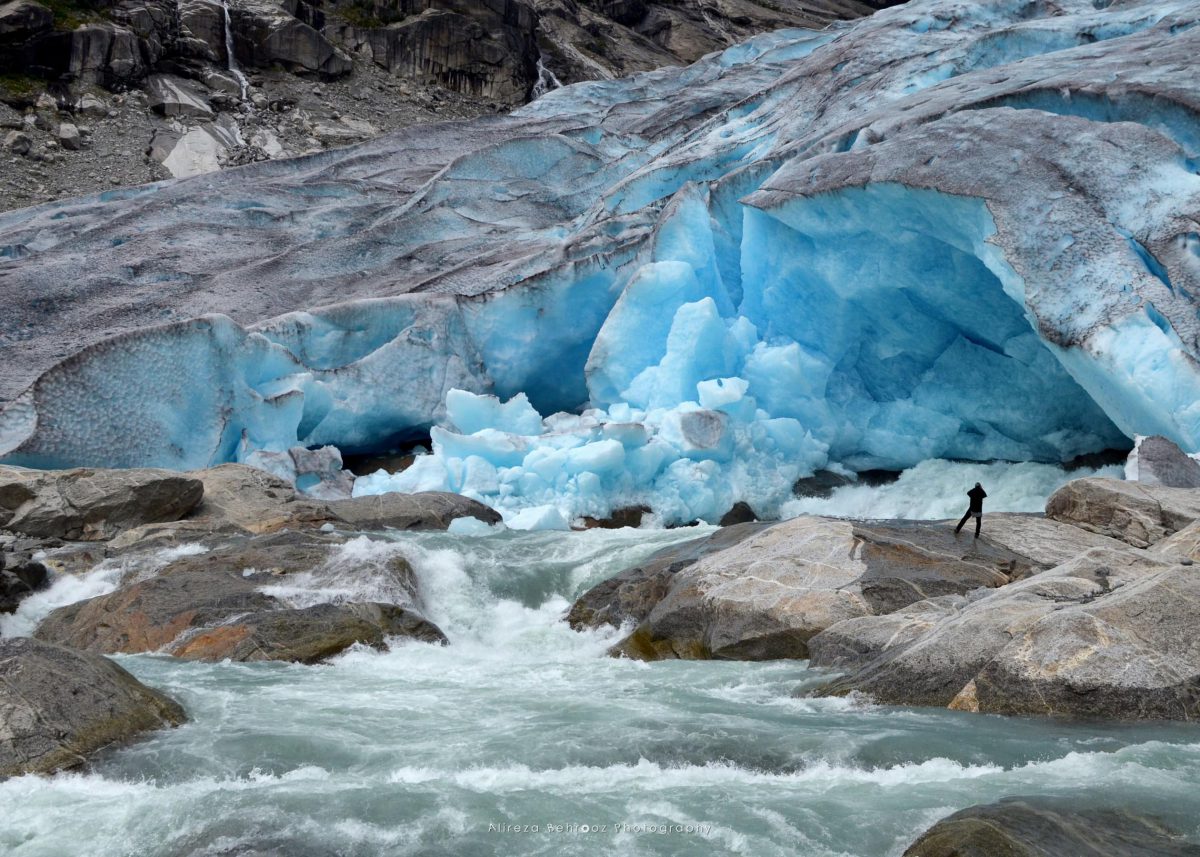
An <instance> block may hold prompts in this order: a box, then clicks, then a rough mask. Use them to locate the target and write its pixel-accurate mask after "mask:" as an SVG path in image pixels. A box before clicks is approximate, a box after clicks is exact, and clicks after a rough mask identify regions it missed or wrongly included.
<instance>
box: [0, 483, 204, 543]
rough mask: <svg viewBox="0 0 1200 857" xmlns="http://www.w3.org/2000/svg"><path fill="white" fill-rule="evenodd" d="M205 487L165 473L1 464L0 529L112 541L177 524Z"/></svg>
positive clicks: (36, 534)
mask: <svg viewBox="0 0 1200 857" xmlns="http://www.w3.org/2000/svg"><path fill="white" fill-rule="evenodd" d="M203 494H204V485H203V484H202V483H201V482H200V481H199V480H198V479H192V478H190V477H188V476H184V475H181V474H179V473H173V472H171V471H167V470H153V469H132V470H91V469H87V468H77V469H74V470H25V469H23V468H14V467H4V466H0V527H3V528H5V529H8V530H12V531H13V532H17V533H22V534H25V535H28V536H35V537H42V538H63V539H75V540H84V541H89V540H96V539H101V540H103V539H110V538H112V537H113V536H115V535H117V534H118V533H120V532H122V531H124V530H127V529H131V528H133V527H137V526H140V525H142V524H148V523H157V522H162V521H176V520H178V519H180V518H182V517H183V516H184V515H186V514H187V513H188V512H190V511H191V510H192V509H193V508H194V507H195V506H196V504H197V503H199V502H200V499H201V497H202V496H203Z"/></svg>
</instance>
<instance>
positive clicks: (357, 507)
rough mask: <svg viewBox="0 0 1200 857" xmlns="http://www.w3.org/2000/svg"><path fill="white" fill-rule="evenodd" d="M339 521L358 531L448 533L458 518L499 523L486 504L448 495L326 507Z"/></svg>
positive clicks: (390, 496)
mask: <svg viewBox="0 0 1200 857" xmlns="http://www.w3.org/2000/svg"><path fill="white" fill-rule="evenodd" d="M325 505H326V507H327V508H328V509H329V511H330V512H332V513H333V514H334V515H336V516H337V517H339V518H341V519H342V520H343V521H345V522H346V523H347V524H349V525H350V527H352V528H353V529H358V530H384V529H395V530H444V529H446V528H447V527H448V526H450V522H451V521H453V520H454V519H455V518H477V519H479V520H480V521H483V522H484V523H485V524H496V523H499V522H500V520H501V518H500V515H499V513H498V512H496V511H495V510H494V509H490V508H488V507H487V506H485V505H483V504H482V503H480V502H478V501H476V500H471V499H470V498H468V497H463V496H462V495H461V494H449V493H446V492H444V491H424V492H421V493H417V494H398V493H396V492H389V493H387V494H375V495H372V496H368V497H355V498H354V499H352V500H332V501H330V502H328V503H326V504H325Z"/></svg>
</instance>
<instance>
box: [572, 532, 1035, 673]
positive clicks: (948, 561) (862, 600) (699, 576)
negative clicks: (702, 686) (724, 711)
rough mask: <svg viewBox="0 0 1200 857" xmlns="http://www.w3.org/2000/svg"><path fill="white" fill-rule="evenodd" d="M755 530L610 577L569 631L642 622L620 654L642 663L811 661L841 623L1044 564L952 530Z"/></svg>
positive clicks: (992, 583) (577, 611)
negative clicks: (816, 640)
mask: <svg viewBox="0 0 1200 857" xmlns="http://www.w3.org/2000/svg"><path fill="white" fill-rule="evenodd" d="M754 526H755V525H751V524H743V525H740V527H731V528H729V530H730V531H734V530H737V531H739V532H727V531H726V530H722V531H719V532H718V534H717V535H716V536H714V537H712V539H711V540H708V541H706V542H702V543H699V544H698V545H696V543H692V544H693V545H695V547H692V548H684V549H682V550H679V552H678V554H676V555H672V554H671V553H670V552H666V555H665V556H663V557H661V558H659V559H658V561H657V562H652V563H649V564H647V565H646V566H645V567H643V568H637V569H631V570H629V571H626V572H623V573H622V574H621V575H618V576H617V577H615V578H612V579H611V580H609V581H605V582H604V583H602V584H600V585H599V586H597V587H595V588H593V589H592V590H591V591H589V592H587V593H585V594H584V595H583V596H582V597H581V598H580V599H579V600H578V601H577V602H576V604H575V605H574V606H573V607H572V611H571V613H570V616H569V618H570V620H571V621H572V624H573V625H576V626H578V625H595V624H599V623H600V622H607V623H609V624H620V623H621V622H624V621H628V620H635V621H639V622H640V624H639V625H638V627H637V628H636V629H635V630H634V631H633V633H632V634H631V635H630V636H629V637H627V638H626V639H625V640H623V641H621V642H620V643H618V644H617V645H616V646H615V647H614V652H615V653H619V654H624V655H627V656H630V657H635V658H640V659H647V660H657V659H660V658H729V659H749V660H763V659H772V658H803V657H808V641H809V639H810V638H812V637H813V635H815V634H817V633H819V632H820V631H823V630H825V629H826V628H828V627H830V626H831V625H834V624H836V623H838V622H841V621H842V620H846V619H852V618H854V617H859V616H868V615H874V614H880V613H891V612H894V611H896V610H899V609H901V608H903V607H905V606H907V605H910V604H913V603H915V602H918V601H924V600H926V599H930V598H937V597H940V596H945V595H961V594H963V593H967V592H970V591H972V590H976V589H979V588H981V587H996V586H1002V585H1004V584H1006V583H1008V582H1009V581H1010V580H1011V579H1013V578H1014V577H1020V576H1025V575H1027V574H1028V573H1030V571H1031V570H1033V569H1034V568H1036V567H1037V566H1036V564H1035V563H1034V562H1032V561H1031V560H1030V559H1028V558H1027V557H1024V556H1022V555H1021V554H1019V553H1016V552H1014V551H1011V550H1009V549H1007V548H1004V547H1000V546H998V545H993V544H991V543H989V542H988V541H987V540H980V541H974V540H971V539H969V538H965V537H962V536H957V537H956V536H955V535H954V533H953V530H952V529H950V528H949V527H948V526H947V525H945V524H924V523H917V522H901V521H872V522H852V521H844V520H838V519H831V518H796V519H792V520H790V521H784V522H781V523H777V524H773V525H770V526H769V527H766V528H765V529H762V530H761V531H758V530H755V529H751V528H752V527H754ZM743 528H744V529H743ZM718 546H719V547H718ZM714 548H716V550H714ZM701 551H702V552H701ZM680 554H681V556H680ZM680 563H683V565H682V566H681V565H680Z"/></svg>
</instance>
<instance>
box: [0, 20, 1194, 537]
mask: <svg viewBox="0 0 1200 857" xmlns="http://www.w3.org/2000/svg"><path fill="white" fill-rule="evenodd" d="M1198 21H1200V7H1198V6H1197V4H1196V3H1194V2H1184V0H1130V2H1123V3H1120V4H1101V3H1093V2H1091V0H1060V2H1057V3H1055V4H1045V3H1041V2H1028V0H997V2H989V3H982V4H981V3H974V2H965V0H914V2H911V3H909V4H907V5H905V6H903V7H896V8H893V9H889V10H885V11H883V12H880V13H877V14H876V15H874V16H872V17H871V18H869V19H865V20H862V21H859V22H856V23H854V24H852V25H848V26H845V27H841V28H837V29H831V30H828V31H824V32H821V33H811V32H805V31H780V32H777V33H773V34H768V35H764V36H760V37H758V38H756V39H753V40H751V41H750V42H747V43H746V44H743V45H738V46H735V47H733V48H730V49H728V50H726V51H724V52H722V53H717V54H713V55H711V56H708V57H705V58H704V59H703V60H701V61H700V62H698V63H696V64H694V65H692V66H689V67H687V68H681V69H679V68H672V69H662V70H659V71H655V72H650V73H646V74H641V75H636V76H634V77H631V78H628V79H625V80H615V81H599V82H591V83H582V84H577V85H574V86H569V87H563V88H561V89H556V90H554V91H552V92H549V93H547V94H546V95H545V96H543V97H542V98H540V99H538V100H537V101H536V102H535V103H533V104H531V105H529V106H527V107H525V108H523V109H521V110H518V111H516V112H515V113H513V114H512V115H510V116H507V117H495V118H490V119H485V120H479V121H474V122H468V123H447V124H445V125H439V126H432V127H425V128H415V129H414V128H410V129H406V130H404V131H401V132H397V133H395V134H392V135H389V136H387V137H383V138H380V139H379V140H375V141H372V142H370V143H366V144H362V145H359V146H354V147H349V148H347V149H343V150H339V151H335V152H327V153H323V154H320V155H315V156H312V157H308V158H302V159H297V160H294V161H288V162H275V163H269V164H259V165H253V166H250V167H246V168H243V169H240V170H236V171H230V172H226V173H222V174H219V175H215V176H212V175H210V176H203V177H198V178H195V179H188V180H179V181H172V182H166V183H162V184H159V185H153V186H149V187H146V188H142V189H136V190H129V191H120V192H113V193H110V194H103V195H100V196H96V197H90V198H85V199H79V200H71V201H67V202H58V203H52V204H47V205H44V206H40V207H38V208H33V209H27V210H25V211H20V212H11V213H7V214H3V215H0V293H2V294H3V295H4V296H5V300H6V308H7V309H8V310H9V312H8V313H7V315H6V316H5V317H3V318H0V366H2V367H3V371H0V397H3V400H0V404H2V407H3V410H2V411H0V460H4V461H6V462H10V463H16V464H25V465H32V466H50V467H57V466H68V465H75V464H88V465H116V466H127V465H158V466H166V467H178V468H190V467H199V466H205V465H208V464H213V463H217V462H222V461H230V460H241V461H253V460H257V461H260V462H261V461H272V460H274V461H281V460H282V459H278V458H275V459H273V458H271V456H278V455H283V454H290V453H288V450H291V449H293V448H295V447H298V446H299V447H309V448H319V447H323V446H333V447H337V448H338V449H340V450H341V451H342V452H344V453H370V452H375V451H387V450H390V449H395V448H398V447H401V446H403V445H405V444H407V443H410V442H412V441H413V440H415V439H418V438H423V437H424V436H425V435H426V434H427V433H428V435H429V437H430V439H431V442H432V450H431V452H430V454H429V455H426V456H422V457H420V458H418V459H417V461H416V463H415V464H414V465H413V466H412V467H411V468H410V469H409V470H407V471H405V472H403V473H401V474H397V475H395V476H389V475H388V474H386V473H382V472H381V473H378V474H375V475H373V476H369V477H363V478H360V479H359V480H358V482H357V483H356V485H355V489H354V490H355V492H356V493H359V494H362V493H368V492H374V491H384V490H419V489H433V488H436V489H443V490H454V491H462V492H464V493H468V494H470V495H472V496H475V497H478V498H479V499H482V500H484V501H485V502H488V503H491V504H493V505H495V506H497V508H499V509H501V510H502V511H503V512H504V513H505V515H506V517H507V518H508V519H509V521H510V522H514V521H515V522H516V523H517V524H518V525H520V526H534V527H558V526H563V525H569V524H570V523H571V522H572V521H573V520H575V519H576V518H578V517H579V516H581V515H589V516H604V515H606V514H608V513H609V512H611V511H612V510H613V509H614V508H617V507H619V506H623V505H645V506H649V507H650V508H652V509H653V510H654V511H655V513H656V514H657V515H659V516H660V519H661V520H663V521H666V522H671V521H687V520H692V519H697V518H699V519H704V520H709V521H711V520H714V519H715V518H718V517H720V515H721V514H723V513H724V511H726V510H727V509H728V508H729V507H730V506H731V505H732V504H733V503H734V502H735V501H738V500H744V501H747V502H749V503H750V504H751V506H752V507H753V508H754V509H755V511H756V512H758V513H759V514H760V515H773V514H778V513H780V510H781V509H782V507H783V506H784V504H786V503H788V502H789V501H790V500H791V485H792V483H793V482H794V480H795V479H796V478H797V477H800V476H804V475H807V474H810V473H812V472H813V471H814V470H816V469H821V468H825V469H833V470H838V471H841V472H854V471H860V470H864V469H871V468H885V469H893V470H895V469H903V468H909V467H912V466H914V465H917V464H919V463H920V462H923V461H927V460H930V459H949V460H959V461H975V462H986V461H992V460H1005V461H1029V462H1046V463H1055V462H1063V461H1067V460H1069V459H1071V458H1073V457H1075V456H1078V455H1080V454H1084V453H1090V452H1096V451H1099V450H1104V449H1107V448H1113V447H1116V448H1127V447H1128V446H1129V445H1130V439H1131V438H1132V437H1134V436H1135V435H1138V434H1163V435H1166V436H1168V437H1170V438H1171V439H1173V440H1175V441H1176V442H1177V443H1179V444H1180V445H1181V446H1182V447H1184V448H1185V449H1186V450H1188V451H1190V452H1196V451H1200V342H1198V337H1200V303H1198V302H1197V295H1198V294H1200V227H1198V226H1197V223H1198V222H1200V214H1198V212H1200V82H1198V81H1197V78H1196V76H1195V74H1194V73H1193V69H1194V58H1195V56H1196V55H1197V54H1198V53H1200V27H1196V26H1195V25H1196V23H1197V22H1198Z"/></svg>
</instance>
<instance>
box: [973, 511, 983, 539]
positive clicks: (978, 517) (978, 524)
mask: <svg viewBox="0 0 1200 857" xmlns="http://www.w3.org/2000/svg"><path fill="white" fill-rule="evenodd" d="M981 526H983V515H976V516H975V538H979V528H980V527H981Z"/></svg>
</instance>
